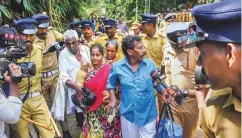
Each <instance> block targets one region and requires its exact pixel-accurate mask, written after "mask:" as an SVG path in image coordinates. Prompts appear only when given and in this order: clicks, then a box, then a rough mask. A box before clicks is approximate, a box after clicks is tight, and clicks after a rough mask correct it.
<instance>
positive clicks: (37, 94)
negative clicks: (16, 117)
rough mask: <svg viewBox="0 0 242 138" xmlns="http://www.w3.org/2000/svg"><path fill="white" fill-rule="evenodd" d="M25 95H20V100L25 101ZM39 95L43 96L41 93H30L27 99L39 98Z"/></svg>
mask: <svg viewBox="0 0 242 138" xmlns="http://www.w3.org/2000/svg"><path fill="white" fill-rule="evenodd" d="M25 95H26V93H24V94H20V96H19V97H20V99H21V100H23V98H24V96H25ZM39 95H41V93H40V92H30V93H29V95H28V97H27V99H30V98H34V97H37V96H39Z"/></svg>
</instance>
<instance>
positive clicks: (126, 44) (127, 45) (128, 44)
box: [122, 35, 141, 56]
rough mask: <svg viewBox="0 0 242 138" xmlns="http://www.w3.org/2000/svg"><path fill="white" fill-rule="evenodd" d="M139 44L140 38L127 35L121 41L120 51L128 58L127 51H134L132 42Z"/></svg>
mask: <svg viewBox="0 0 242 138" xmlns="http://www.w3.org/2000/svg"><path fill="white" fill-rule="evenodd" d="M135 41H136V42H141V37H139V36H137V35H127V36H125V37H124V39H123V41H122V50H123V53H124V55H126V56H128V52H127V50H128V49H134V47H135V45H134V42H135Z"/></svg>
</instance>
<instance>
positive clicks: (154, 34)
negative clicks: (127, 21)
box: [141, 14, 167, 111]
mask: <svg viewBox="0 0 242 138" xmlns="http://www.w3.org/2000/svg"><path fill="white" fill-rule="evenodd" d="M141 17H142V21H141V24H142V28H143V31H144V34H141V39H142V42H143V43H144V46H145V48H146V57H147V58H150V59H151V60H153V62H154V63H155V65H156V67H157V68H160V67H161V63H162V59H163V52H162V49H163V47H164V45H165V44H166V42H167V39H166V36H165V34H164V33H159V32H158V31H157V30H156V29H155V27H156V18H157V16H156V15H154V14H142V15H141ZM157 97H158V107H159V111H161V102H162V101H163V99H162V95H161V94H157Z"/></svg>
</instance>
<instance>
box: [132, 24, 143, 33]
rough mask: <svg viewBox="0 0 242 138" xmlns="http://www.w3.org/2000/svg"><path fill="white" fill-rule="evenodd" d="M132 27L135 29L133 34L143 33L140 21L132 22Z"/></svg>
mask: <svg viewBox="0 0 242 138" xmlns="http://www.w3.org/2000/svg"><path fill="white" fill-rule="evenodd" d="M131 29H132V30H133V32H132V34H133V35H140V34H141V24H140V22H139V21H134V22H133V23H132V26H131Z"/></svg>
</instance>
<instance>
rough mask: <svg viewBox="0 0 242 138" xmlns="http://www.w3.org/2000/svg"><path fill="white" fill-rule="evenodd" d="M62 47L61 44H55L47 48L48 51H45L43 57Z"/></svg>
mask: <svg viewBox="0 0 242 138" xmlns="http://www.w3.org/2000/svg"><path fill="white" fill-rule="evenodd" d="M62 47H63V42H55V43H53V44H52V45H51V46H50V47H49V49H48V50H47V52H45V53H44V55H46V54H48V53H52V52H55V51H56V50H59V49H61V48H62Z"/></svg>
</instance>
